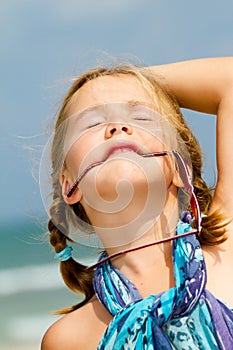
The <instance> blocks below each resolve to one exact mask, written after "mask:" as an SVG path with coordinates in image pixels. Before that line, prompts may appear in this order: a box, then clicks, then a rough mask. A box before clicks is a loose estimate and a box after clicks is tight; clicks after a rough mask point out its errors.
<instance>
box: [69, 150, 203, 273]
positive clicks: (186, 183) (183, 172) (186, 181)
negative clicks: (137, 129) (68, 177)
mask: <svg viewBox="0 0 233 350" xmlns="http://www.w3.org/2000/svg"><path fill="white" fill-rule="evenodd" d="M168 155H169V156H174V158H175V160H176V164H177V167H178V171H179V175H180V178H181V181H182V183H183V189H184V190H185V191H186V192H187V193H188V194H189V195H190V207H191V211H192V214H193V216H194V218H195V222H196V229H195V230H193V231H190V232H186V233H183V234H181V235H179V236H173V237H168V238H164V239H162V240H159V241H156V242H152V243H148V244H145V245H143V246H140V247H134V248H130V249H126V250H122V251H119V252H117V253H115V254H112V255H110V256H108V257H106V258H104V259H102V260H100V261H98V262H97V263H96V264H94V265H92V266H90V267H88V268H87V270H91V269H93V268H95V267H97V266H99V265H100V264H102V263H103V262H105V261H107V260H110V259H112V258H115V257H117V256H119V255H122V254H125V253H127V252H131V251H135V250H138V249H141V248H146V247H149V246H151V245H156V244H160V243H165V242H168V241H172V240H175V239H177V238H182V237H185V236H188V235H191V234H200V232H201V213H200V208H199V204H198V201H197V197H196V195H195V193H194V187H193V185H192V182H191V178H190V176H189V171H188V168H187V165H186V163H185V161H184V159H183V158H182V156H181V154H180V153H179V152H178V151H176V150H172V151H162V152H152V153H145V154H140V156H141V157H144V158H150V157H162V156H168ZM105 161H106V160H102V161H99V162H95V163H93V164H90V165H89V166H88V167H87V168H86V169H84V171H83V172H82V173H81V174H80V175H79V176H78V178H77V180H76V181H75V182H74V183H73V185H72V186H71V187H70V188H69V190H68V191H67V193H66V196H67V197H71V196H72V194H73V193H74V191H75V190H76V188H77V187H78V185H79V183H80V182H81V180H82V179H83V177H84V176H85V175H86V174H87V173H88V172H89V171H90V170H91V169H93V168H95V167H96V166H99V165H101V164H103V163H104V162H105Z"/></svg>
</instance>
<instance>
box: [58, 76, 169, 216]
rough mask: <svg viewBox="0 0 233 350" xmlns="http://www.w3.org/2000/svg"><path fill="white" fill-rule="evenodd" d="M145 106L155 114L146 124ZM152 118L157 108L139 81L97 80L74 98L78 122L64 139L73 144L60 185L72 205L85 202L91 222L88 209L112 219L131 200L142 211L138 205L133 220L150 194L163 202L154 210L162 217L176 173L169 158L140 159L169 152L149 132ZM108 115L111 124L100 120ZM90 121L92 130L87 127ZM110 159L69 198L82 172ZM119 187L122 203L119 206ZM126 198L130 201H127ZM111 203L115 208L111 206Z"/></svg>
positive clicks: (72, 105) (127, 78) (123, 78)
mask: <svg viewBox="0 0 233 350" xmlns="http://www.w3.org/2000/svg"><path fill="white" fill-rule="evenodd" d="M141 106H150V109H148V108H147V107H146V108H145V109H146V110H148V111H151V109H153V110H154V112H148V115H147V116H146V117H147V119H145V117H144V116H143V118H142V116H141V115H140V109H141ZM92 107H93V108H92ZM87 109H89V110H88V111H91V112H89V114H88V118H89V119H88V118H86V116H85V110H87ZM83 111H84V112H83ZM150 113H155V114H156V109H155V102H154V101H153V100H152V98H151V97H150V96H149V94H148V93H147V92H146V91H145V89H144V88H143V87H142V85H141V84H140V83H139V81H138V80H137V79H136V78H134V77H132V76H129V75H127V76H104V77H99V78H97V79H94V80H91V81H89V82H88V83H86V84H85V85H84V86H83V87H82V88H80V89H79V90H78V91H77V92H76V93H75V94H74V95H73V97H72V99H71V102H70V108H69V114H70V115H71V116H73V115H74V116H76V115H77V116H78V117H77V119H75V118H74V119H73V122H72V123H70V126H69V127H68V133H67V136H66V139H67V140H68V141H67V142H69V140H72V141H70V145H69V146H68V147H67V153H66V158H65V167H64V171H63V175H62V179H61V182H62V187H63V195H64V198H65V200H66V202H67V203H68V204H73V203H76V202H77V201H81V203H82V204H83V206H84V208H85V209H86V211H87V214H88V216H89V208H90V207H92V208H94V209H95V210H97V211H98V210H101V211H102V212H104V211H107V212H108V213H110V212H111V213H112V212H113V211H114V212H115V211H117V210H119V211H122V210H123V211H124V209H125V208H126V207H128V205H129V202H128V197H130V198H131V199H132V203H134V204H135V203H136V202H138V200H139V201H142V206H141V207H140V205H139V206H138V207H137V205H134V215H137V213H136V214H135V211H137V210H138V213H139V212H140V211H142V210H143V208H144V206H145V202H146V201H147V199H148V195H147V193H148V191H150V192H153V191H154V192H153V198H159V200H158V201H159V202H161V203H160V204H159V205H158V203H154V204H155V205H156V206H157V208H159V209H158V212H159V213H161V210H162V207H163V205H164V203H165V200H166V192H167V190H168V189H169V187H170V186H171V184H172V183H173V171H171V163H170V161H169V159H168V158H167V157H158V158H156V159H155V158H153V159H150V160H149V159H147V160H145V158H142V157H141V156H139V154H140V153H150V152H157V151H164V150H165V149H166V147H165V146H164V145H163V143H162V142H161V139H159V138H157V137H155V136H154V134H153V132H151V130H150V125H151V124H150V121H149V120H148V118H150V115H149V114H150ZM106 114H107V115H108V118H105V119H101V118H102V117H100V116H102V115H106ZM132 114H133V115H134V116H136V118H135V119H137V122H135V123H132V122H131V120H130V116H131V115H132ZM83 115H84V116H85V117H84V118H83ZM79 116H80V118H79ZM109 116H110V117H109ZM72 118H73V117H71V119H72ZM87 119H88V125H86V124H85V123H86V122H87ZM83 120H85V123H84V124H82V123H83ZM84 126H85V127H84ZM82 128H83V130H80V129H82ZM84 129H85V130H84ZM74 135H75V136H74ZM106 158H107V160H108V161H107V162H106V163H104V164H103V165H102V166H101V167H96V168H95V169H93V170H91V171H90V172H89V173H88V174H87V175H86V176H85V177H84V179H83V180H82V182H81V183H80V186H79V188H78V189H77V191H76V192H75V193H74V194H73V195H72V196H71V198H69V199H68V198H66V196H65V194H66V192H67V190H68V189H69V187H70V186H71V185H72V184H73V182H74V181H75V180H76V178H77V177H78V175H79V174H80V172H81V171H83V170H84V169H85V168H86V167H87V166H89V165H90V164H92V163H94V162H96V161H102V160H104V159H106ZM120 182H121V184H122V186H123V187H122V192H121V194H122V193H123V194H122V196H123V197H121V201H120V203H119V200H118V199H119V196H120V195H119V188H118V185H119V184H120ZM151 184H153V185H151ZM130 186H131V187H130ZM129 187H130V188H131V190H132V189H133V192H132V191H131V190H130V189H129ZM135 189H136V190H135ZM152 189H153V190H152ZM155 192H156V193H155ZM125 195H126V196H127V199H126V198H124V196H125ZM100 199H101V200H100ZM101 201H102V202H103V203H104V206H103V207H101V204H100V203H101ZM109 203H111V204H112V205H110V206H109ZM109 208H110V209H109ZM159 213H158V214H159ZM155 214H156V213H155V212H153V215H155Z"/></svg>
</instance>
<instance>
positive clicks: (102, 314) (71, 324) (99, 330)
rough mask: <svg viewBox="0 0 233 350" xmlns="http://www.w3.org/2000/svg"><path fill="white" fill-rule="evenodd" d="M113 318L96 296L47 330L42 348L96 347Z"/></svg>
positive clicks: (47, 349)
mask: <svg viewBox="0 0 233 350" xmlns="http://www.w3.org/2000/svg"><path fill="white" fill-rule="evenodd" d="M111 318H112V316H111V315H110V314H109V313H108V312H107V311H106V309H105V308H104V307H103V306H102V305H101V304H100V303H99V301H98V300H97V298H96V297H94V298H93V299H92V300H91V301H90V302H89V303H87V304H86V305H84V306H83V307H81V308H80V309H78V310H75V311H73V312H71V313H70V314H67V315H65V316H63V317H62V318H61V319H59V320H58V321H56V322H55V323H54V324H53V325H52V326H51V327H50V328H49V329H48V330H47V331H46V333H45V335H44V337H43V339H42V344H41V350H54V349H56V350H64V349H69V350H73V349H75V350H78V349H87V350H89V349H90V350H91V349H96V348H97V346H98V344H99V342H100V340H101V338H102V336H103V334H104V332H105V330H106V328H107V326H108V324H109V322H110V321H111ZM90 334H91V336H90Z"/></svg>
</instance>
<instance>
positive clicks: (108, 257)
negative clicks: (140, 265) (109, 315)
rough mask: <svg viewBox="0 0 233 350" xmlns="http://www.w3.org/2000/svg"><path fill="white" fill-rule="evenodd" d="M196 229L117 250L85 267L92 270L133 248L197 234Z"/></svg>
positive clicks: (137, 248) (141, 247)
mask: <svg viewBox="0 0 233 350" xmlns="http://www.w3.org/2000/svg"><path fill="white" fill-rule="evenodd" d="M198 233H199V232H198V230H194V231H190V232H186V233H183V234H181V235H178V236H172V237H167V238H163V239H161V240H159V241H155V242H151V243H147V244H143V245H141V246H138V247H133V248H128V249H124V250H120V251H119V252H116V253H113V254H111V255H109V256H107V257H106V258H104V259H102V260H99V261H98V262H97V263H95V264H93V265H91V266H89V267H87V268H86V270H87V271H89V270H93V269H95V268H96V267H98V266H99V265H101V264H103V263H105V262H106V261H108V260H111V259H114V258H116V257H118V256H120V255H123V254H126V253H130V252H133V251H135V250H139V249H143V248H148V247H151V246H153V245H157V244H161V243H167V242H171V241H174V240H175V239H178V238H183V237H186V236H191V235H193V234H198Z"/></svg>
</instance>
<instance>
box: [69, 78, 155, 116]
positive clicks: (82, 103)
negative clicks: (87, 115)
mask: <svg viewBox="0 0 233 350" xmlns="http://www.w3.org/2000/svg"><path fill="white" fill-rule="evenodd" d="M132 101H134V102H135V101H138V102H141V103H143V104H146V105H154V101H153V99H152V97H151V96H150V95H149V93H148V92H147V91H146V90H145V89H144V88H143V86H142V84H141V83H140V82H139V80H138V79H137V78H135V77H133V76H131V75H127V76H124V75H121V76H119V75H118V76H102V77H98V78H96V79H93V80H90V81H89V82H88V83H86V84H85V85H83V86H82V87H81V88H80V89H79V90H78V91H77V92H76V93H75V94H74V95H73V97H72V98H71V101H70V108H69V112H70V114H74V113H77V112H79V111H81V110H83V109H85V108H88V107H92V106H95V105H100V104H106V103H114V102H123V103H125V102H132Z"/></svg>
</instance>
